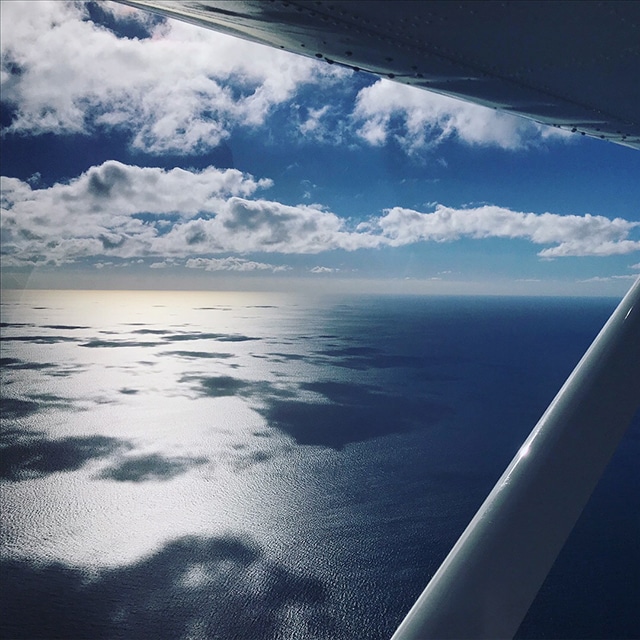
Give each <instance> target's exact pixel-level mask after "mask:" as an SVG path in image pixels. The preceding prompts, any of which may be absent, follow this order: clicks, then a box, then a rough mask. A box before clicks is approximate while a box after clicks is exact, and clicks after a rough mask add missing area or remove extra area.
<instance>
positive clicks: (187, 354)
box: [163, 351, 235, 360]
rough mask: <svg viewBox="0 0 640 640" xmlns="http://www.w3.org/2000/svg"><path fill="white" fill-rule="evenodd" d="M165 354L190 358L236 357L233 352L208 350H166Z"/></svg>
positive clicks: (224, 358)
mask: <svg viewBox="0 0 640 640" xmlns="http://www.w3.org/2000/svg"><path fill="white" fill-rule="evenodd" d="M163 355H167V356H178V357H179V358H188V359H190V360H197V359H199V358H203V359H220V360H226V359H227V358H234V357H235V355H234V354H233V353H223V352H207V351H165V352H164V354H163Z"/></svg>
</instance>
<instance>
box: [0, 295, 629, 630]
mask: <svg viewBox="0 0 640 640" xmlns="http://www.w3.org/2000/svg"><path fill="white" fill-rule="evenodd" d="M614 306H615V301H614V300H601V299H600V300H599V299H570V300H559V299H551V298H549V299H546V298H537V299H520V298H518V299H516V298H432V297H357V298H342V299H336V298H323V299H315V300H313V299H303V298H295V297H292V296H282V295H268V294H239V293H238V294H215V293H197V294H188V293H181V294H171V293H157V292H155V293H152V292H148V293H140V292H137V293H126V292H111V293H105V292H32V293H29V294H5V295H4V296H3V306H2V323H3V324H2V338H3V340H2V353H1V358H2V360H1V364H2V394H3V418H2V433H1V436H2V451H1V453H0V506H1V507H2V530H1V538H0V541H1V544H2V571H1V574H0V578H1V580H2V612H1V614H2V615H1V620H2V622H1V624H2V634H3V637H6V638H14V637H15V638H248V639H249V638H255V639H261V638H265V639H266V638H301V639H303V640H305V639H309V640H310V639H316V638H327V639H329V638H345V639H346V638H360V637H363V638H364V637H367V638H387V637H389V636H390V635H391V634H392V633H393V631H394V630H395V628H396V627H397V625H398V624H399V622H400V621H401V620H402V618H403V616H404V615H405V614H406V612H407V611H408V609H409V608H410V606H411V605H412V604H413V602H414V601H415V599H416V598H417V596H418V595H419V594H420V592H421V591H422V589H423V588H424V586H425V585H426V583H427V581H428V580H429V578H430V577H431V575H433V573H434V572H435V570H436V569H437V567H438V566H439V564H440V562H441V561H442V560H443V559H444V557H445V555H446V554H447V552H448V550H449V549H450V548H451V546H452V545H453V543H454V542H455V541H456V539H457V537H458V536H459V535H460V533H461V532H462V530H463V529H464V527H465V526H466V524H467V523H468V521H469V519H470V518H471V517H472V515H473V514H474V512H475V510H476V509H477V508H478V507H479V506H480V504H481V502H482V501H483V499H484V498H485V497H486V495H487V494H488V492H489V491H490V489H491V487H492V486H493V484H494V483H495V481H496V480H497V479H498V477H499V476H500V475H501V473H502V471H503V470H504V468H505V467H506V465H507V464H508V462H509V461H510V459H511V457H512V456H513V455H514V454H515V453H516V451H517V450H518V448H519V446H520V444H521V443H522V441H523V440H524V438H525V437H526V435H527V434H528V433H529V431H530V430H531V428H532V427H533V425H534V424H535V423H536V421H537V419H538V418H539V417H540V416H541V414H542V412H543V411H544V409H545V408H546V406H547V404H548V403H549V402H550V400H551V399H552V398H553V396H554V395H555V393H556V392H557V391H558V389H559V388H560V386H561V385H562V383H563V381H564V380H565V378H566V377H567V375H568V374H569V373H570V371H571V370H572V368H573V367H574V366H575V364H576V363H577V362H578V360H579V358H580V357H581V355H582V353H583V352H584V351H585V349H586V348H587V346H588V345H589V344H590V342H591V341H592V340H593V338H594V337H595V335H596V334H597V332H598V330H599V329H600V328H601V326H602V325H603V324H604V322H605V321H606V319H607V317H608V316H609V314H610V313H611V311H612V310H613V307H614ZM639 454H640V420H638V417H637V416H636V420H635V421H634V423H633V424H632V426H631V427H630V429H629V431H628V433H627V435H626V436H625V438H624V440H623V442H622V444H621V446H620V448H619V450H618V452H617V453H616V455H615V456H614V459H613V460H612V462H611V464H610V466H609V468H608V470H607V472H606V474H605V476H604V477H603V479H602V481H601V483H600V485H599V486H598V488H597V489H596V491H595V493H594V495H593V497H592V500H591V501H590V503H589V504H588V506H587V508H586V509H585V511H584V513H583V516H582V518H581V519H580V521H579V522H578V524H577V526H576V528H575V530H574V532H573V534H572V536H571V538H570V539H569V541H568V543H567V545H566V547H565V549H564V550H563V552H562V553H561V555H560V556H559V558H558V560H557V562H556V564H555V565H554V568H553V570H552V572H551V574H550V576H549V578H548V579H547V581H546V583H545V584H544V586H543V588H542V589H541V591H540V594H539V596H538V598H537V600H536V601H535V602H534V604H533V606H532V608H531V610H530V612H529V614H528V616H527V617H526V619H525V621H524V623H523V625H522V627H521V629H520V632H519V634H518V637H521V638H541V637H544V638H634V637H640V624H639V623H638V616H637V604H638V602H640V473H639V471H638V468H639V465H638V459H639Z"/></svg>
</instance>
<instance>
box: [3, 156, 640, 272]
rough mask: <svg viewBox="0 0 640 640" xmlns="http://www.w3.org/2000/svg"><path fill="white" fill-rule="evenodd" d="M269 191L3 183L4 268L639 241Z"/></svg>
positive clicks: (228, 175) (230, 186) (614, 250)
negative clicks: (354, 211)
mask: <svg viewBox="0 0 640 640" xmlns="http://www.w3.org/2000/svg"><path fill="white" fill-rule="evenodd" d="M271 184H272V183H271V181H270V180H259V179H255V178H254V177H253V176H250V175H248V174H243V173H241V172H239V171H237V170H234V169H227V170H219V169H216V168H214V167H209V168H206V169H204V170H202V171H187V170H184V169H173V170H170V171H167V170H163V169H159V168H141V167H137V166H130V165H125V164H122V163H120V162H115V161H109V162H105V163H104V164H102V165H100V166H98V167H92V168H91V169H89V170H88V171H86V172H85V173H83V174H82V175H81V176H79V177H78V178H76V179H74V180H71V181H70V182H69V183H66V184H63V183H58V184H55V185H53V186H52V187H49V188H44V189H34V188H33V187H32V186H31V185H30V184H28V183H27V182H23V181H21V180H18V179H16V178H3V179H2V205H3V212H2V253H3V265H4V266H28V265H34V264H46V265H52V266H59V265H63V264H67V263H74V262H79V261H86V260H89V261H94V264H95V265H96V266H102V267H104V266H105V265H108V264H109V263H108V262H102V260H104V259H105V258H112V259H116V258H117V259H120V260H126V261H128V264H134V265H137V264H140V260H144V259H147V258H149V259H150V263H149V266H150V267H152V268H162V267H171V266H176V265H179V266H185V267H187V268H190V269H202V270H206V271H236V272H261V271H262V272H279V271H285V270H288V268H289V267H288V266H287V265H286V264H278V263H274V262H271V261H269V262H266V261H258V260H251V259H248V258H246V257H243V256H245V255H246V254H255V253H262V254H264V253H269V254H282V255H288V254H319V253H323V252H329V251H335V250H346V251H355V250H359V249H375V248H382V247H400V246H405V245H410V244H415V243H423V242H452V241H456V240H459V239H462V238H471V239H477V240H481V239H484V238H505V239H522V240H527V241H529V242H531V243H532V244H535V245H538V246H541V247H543V248H542V249H541V250H540V251H538V256H540V257H541V258H561V257H567V256H610V255H620V254H629V253H632V252H634V251H638V250H640V241H639V240H637V239H634V237H633V236H634V233H635V234H636V235H635V237H637V228H638V227H639V226H640V223H638V222H632V221H629V220H625V219H623V218H607V217H604V216H594V215H590V214H584V215H559V214H554V213H548V212H545V213H531V212H520V211H513V210H511V209H508V208H503V207H498V206H492V205H485V206H481V207H476V208H464V209H453V208H450V207H445V206H443V205H436V207H435V210H434V211H432V212H420V211H415V210H412V209H406V208H401V207H393V208H391V209H387V210H385V211H384V212H383V213H382V215H375V213H373V212H372V215H371V216H370V217H369V218H368V219H367V220H365V221H364V222H357V221H353V220H350V219H348V218H345V217H342V216H339V215H337V214H336V213H334V212H332V211H330V210H329V209H328V208H326V207H324V206H322V205H319V204H312V205H307V204H298V205H287V204H283V203H280V202H276V201H272V200H266V199H263V198H257V199H256V198H252V197H251V196H253V195H254V194H256V193H257V192H259V191H263V190H265V189H268V188H269V187H270V186H271ZM224 254H226V255H224ZM229 254H232V255H229ZM98 260H100V261H99V262H98ZM326 270H327V268H326V267H315V268H314V269H312V271H314V272H316V273H319V272H326Z"/></svg>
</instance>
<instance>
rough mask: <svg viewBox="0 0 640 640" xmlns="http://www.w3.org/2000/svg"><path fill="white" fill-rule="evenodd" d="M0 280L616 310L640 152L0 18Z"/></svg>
mask: <svg viewBox="0 0 640 640" xmlns="http://www.w3.org/2000/svg"><path fill="white" fill-rule="evenodd" d="M1 35H2V42H1V44H2V127H3V140H2V143H3V152H2V175H3V178H2V200H3V202H2V206H3V211H2V282H3V286H9V287H12V286H14V287H15V286H31V287H56V288H125V289H127V288H170V289H176V288H177V289H261V290H271V289H273V290H282V289H284V290H289V289H292V290H300V289H301V290H304V291H316V290H317V291H388V292H395V293H401V292H407V293H423V292H424V293H513V294H569V295H576V294H577V295H580V294H587V295H591V294H598V295H616V296H619V295H622V294H623V293H624V291H626V289H627V288H628V287H629V286H630V284H631V282H632V281H633V278H634V277H635V276H637V275H638V274H640V211H639V207H638V203H640V180H639V179H638V176H640V153H638V152H637V151H634V150H632V149H628V148H626V147H621V146H617V145H614V144H610V143H604V142H601V141H598V140H592V139H588V138H585V137H582V136H580V135H571V134H568V133H564V132H561V131H558V130H556V129H551V128H547V127H543V126H541V125H537V124H535V123H532V122H529V121H527V120H524V119H520V118H515V117H513V116H509V115H505V114H501V113H498V112H495V111H493V110H489V109H485V108H482V107H479V106H476V105H471V104H468V103H465V102H460V101H456V100H452V99H450V98H446V97H443V96H439V95H436V94H430V93H427V92H424V91H420V90H416V89H413V88H409V87H405V86H402V85H399V84H395V83H392V82H391V81H387V80H379V79H378V78H376V77H374V76H371V75H368V74H364V73H355V72H351V71H348V70H346V69H342V68H338V67H336V66H335V65H333V66H331V65H328V64H326V63H324V62H319V61H316V60H312V59H307V58H302V57H299V56H293V55H291V54H287V53H285V52H282V51H276V50H273V49H270V48H266V47H262V46H259V45H254V44H251V43H248V42H244V41H241V40H238V39H234V38H231V37H228V36H223V35H220V34H216V33H214V32H210V31H207V30H204V29H200V28H198V27H194V26H191V25H187V24H183V23H179V22H173V21H167V20H164V19H161V18H159V17H157V16H153V15H151V14H146V13H140V12H138V11H135V10H132V9H130V8H128V7H124V6H120V5H117V4H115V3H108V2H106V3H102V4H100V5H96V4H92V3H88V4H81V3H66V2H53V3H48V2H38V3H37V4H33V3H21V2H16V1H12V2H3V3H2V34H1Z"/></svg>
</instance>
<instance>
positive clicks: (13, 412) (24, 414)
mask: <svg viewBox="0 0 640 640" xmlns="http://www.w3.org/2000/svg"><path fill="white" fill-rule="evenodd" d="M51 407H56V408H58V409H72V408H73V405H72V403H71V402H70V401H69V400H68V399H67V398H61V397H60V396H55V395H53V394H50V393H40V394H33V395H32V396H29V399H28V400H24V399H22V398H7V397H1V398H0V417H1V418H2V419H3V420H15V419H17V418H28V417H29V416H31V415H33V414H35V413H38V412H39V411H44V410H46V409H49V408H51Z"/></svg>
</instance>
